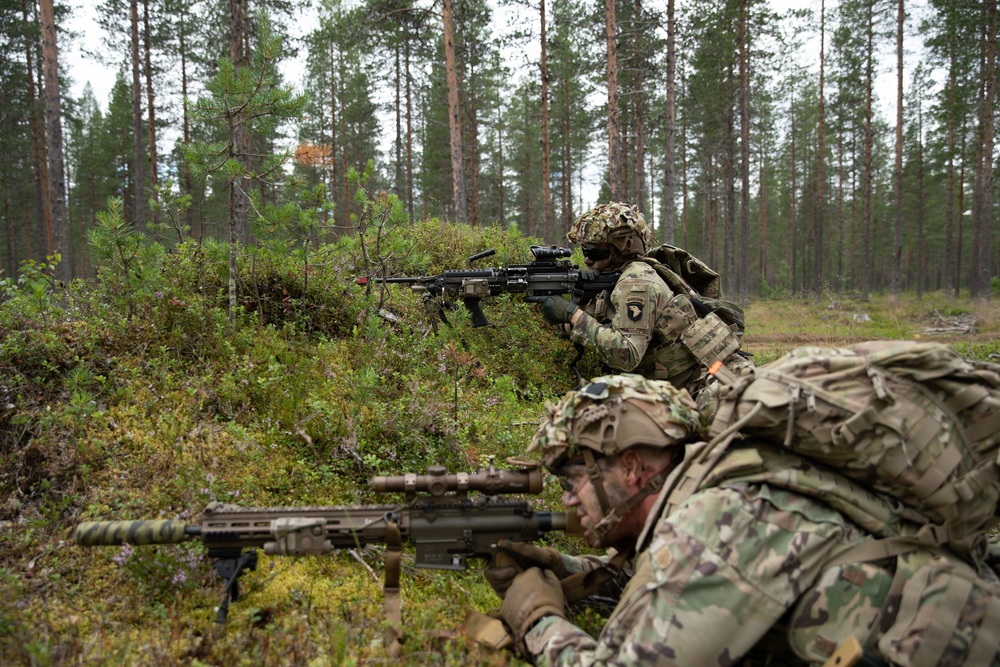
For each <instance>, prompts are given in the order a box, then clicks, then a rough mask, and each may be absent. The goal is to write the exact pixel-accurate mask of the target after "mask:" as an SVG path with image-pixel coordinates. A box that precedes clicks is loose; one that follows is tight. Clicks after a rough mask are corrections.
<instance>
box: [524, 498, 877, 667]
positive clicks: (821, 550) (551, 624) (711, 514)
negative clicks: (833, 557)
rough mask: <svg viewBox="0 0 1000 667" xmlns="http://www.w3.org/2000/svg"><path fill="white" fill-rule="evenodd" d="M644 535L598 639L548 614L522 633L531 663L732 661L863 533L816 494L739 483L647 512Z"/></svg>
mask: <svg viewBox="0 0 1000 667" xmlns="http://www.w3.org/2000/svg"><path fill="white" fill-rule="evenodd" d="M645 533H646V535H648V538H647V539H646V541H647V542H648V546H647V547H645V548H643V549H642V550H641V551H640V552H639V554H638V556H637V557H636V559H635V565H634V567H635V571H636V574H635V576H634V577H633V578H632V580H631V581H630V582H629V584H628V585H627V586H626V588H625V591H624V592H623V594H622V598H621V602H620V603H619V604H618V607H617V608H616V609H615V611H614V613H613V614H612V616H611V618H610V619H609V620H608V622H607V624H606V625H605V627H604V630H603V632H602V633H601V635H600V636H599V637H598V639H596V640H595V639H594V638H592V637H591V636H590V635H588V634H587V633H586V632H584V631H583V630H581V629H580V628H578V627H576V626H574V625H573V624H572V623H570V622H569V621H567V620H565V619H561V618H558V617H555V616H549V617H546V618H544V619H542V620H541V621H540V622H539V623H538V624H536V625H535V627H534V628H533V629H532V630H531V631H530V632H529V633H528V634H527V635H526V637H525V643H526V645H527V649H528V651H529V653H530V654H531V655H533V656H534V657H535V660H536V662H537V664H539V665H571V664H572V665H637V666H638V665H650V664H660V665H689V666H701V665H705V666H708V665H732V664H735V662H736V660H737V659H738V658H740V657H741V656H743V655H744V654H745V653H747V652H748V651H750V649H752V648H753V647H754V645H755V644H756V643H757V642H758V641H759V640H760V639H761V638H762V637H763V636H764V635H765V634H766V633H767V632H768V630H769V629H770V628H771V627H772V626H773V625H775V624H776V623H777V622H778V620H779V619H780V618H781V617H782V616H783V615H784V614H785V612H786V611H787V610H788V609H789V608H790V607H791V606H792V605H793V604H794V603H795V601H796V600H797V599H798V598H799V597H800V596H801V595H802V594H803V592H805V591H807V590H808V589H809V588H810V587H811V585H812V584H813V582H814V581H815V580H816V579H817V578H818V577H819V575H820V574H821V573H822V569H823V563H824V562H825V561H826V559H827V558H828V557H829V556H830V554H831V553H832V552H834V551H835V550H837V549H838V548H840V547H841V546H844V545H846V544H850V543H855V542H859V541H862V540H864V539H866V537H867V534H866V533H864V532H863V531H862V530H861V529H860V528H858V527H857V526H855V525H853V524H852V523H850V522H849V521H847V520H846V519H845V518H844V517H843V516H842V515H841V514H840V513H838V512H836V511H834V510H832V509H831V508H830V507H828V506H826V505H824V504H823V503H820V502H819V501H817V500H814V499H811V498H808V497H805V496H801V495H797V494H793V493H790V492H788V491H786V490H784V489H781V488H778V487H772V486H769V485H764V484H761V485H754V484H747V483H742V484H733V485H724V486H720V487H715V488H710V489H706V490H704V491H701V492H699V493H697V494H695V495H693V496H691V498H689V499H688V501H687V502H686V503H684V504H683V505H682V506H681V507H679V508H678V509H676V510H674V511H672V512H671V513H670V514H669V515H664V514H656V515H650V520H649V523H647V527H646V531H645ZM646 535H644V536H643V537H646ZM642 539H643V538H640V541H642ZM640 546H641V544H640Z"/></svg>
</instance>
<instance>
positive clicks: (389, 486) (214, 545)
mask: <svg viewBox="0 0 1000 667" xmlns="http://www.w3.org/2000/svg"><path fill="white" fill-rule="evenodd" d="M509 463H510V464H511V465H512V466H514V467H512V468H504V469H498V468H496V467H494V465H493V463H492V461H491V462H490V465H489V467H488V468H487V469H486V470H483V471H479V472H474V473H466V472H459V473H455V474H449V473H448V472H447V471H446V470H445V468H444V467H443V466H432V467H430V468H428V469H427V474H426V475H416V474H412V473H408V474H404V475H395V476H388V477H375V478H373V479H372V480H371V485H372V486H373V487H374V489H375V490H376V491H377V492H379V493H403V494H405V498H406V501H405V502H404V503H402V504H396V505H351V506H339V507H268V508H248V507H239V506H236V505H228V504H222V503H216V502H213V503H210V504H209V505H208V506H207V507H206V508H205V510H204V512H203V513H202V516H201V521H200V523H197V524H186V523H184V522H183V521H176V520H155V521H89V522H84V523H81V524H79V525H78V526H77V527H76V530H75V531H74V534H73V539H74V541H75V543H76V544H77V545H79V546H86V547H94V546H111V545H122V544H126V543H127V544H130V545H144V544H175V543H179V542H184V541H187V540H201V541H202V542H203V543H204V545H205V547H206V549H207V552H208V556H209V557H210V558H212V559H213V560H214V561H215V568H216V572H217V573H218V574H219V576H220V577H221V578H222V579H223V580H224V581H225V586H224V592H223V598H222V602H221V604H220V605H219V612H218V615H217V617H216V622H217V623H219V624H221V623H224V622H225V619H226V614H227V611H228V608H229V602H230V601H231V600H232V601H235V600H237V599H238V598H239V578H240V575H241V574H243V573H244V572H245V571H247V570H254V569H256V567H257V549H263V550H264V552H265V553H267V554H273V555H280V556H306V555H319V554H326V553H329V552H330V551H333V550H335V549H347V548H354V547H357V548H360V547H363V546H365V545H367V544H371V543H384V544H385V545H386V547H387V549H386V557H385V567H386V573H385V585H384V587H383V593H384V596H385V608H386V615H387V616H388V618H389V621H390V629H392V626H393V625H395V626H398V625H399V623H400V621H401V609H400V601H399V572H400V563H401V555H402V543H403V542H404V541H405V542H409V543H410V544H412V545H413V546H414V547H415V548H416V566H417V567H421V568H431V569H441V570H465V569H466V568H467V567H468V566H469V561H470V559H472V560H477V559H478V560H482V561H483V563H484V564H485V565H487V566H489V565H493V564H494V563H495V560H496V558H497V556H498V555H502V554H498V551H497V542H499V541H500V540H502V539H506V540H514V541H522V542H524V541H535V540H537V539H539V538H540V537H542V536H543V535H544V534H545V533H547V532H549V531H553V530H558V531H565V532H567V533H568V534H574V535H579V534H581V531H580V526H579V522H578V520H577V518H576V515H575V514H573V513H564V512H539V511H536V510H535V509H534V508H533V507H532V504H531V501H530V500H525V499H522V500H513V499H506V498H503V497H502V496H501V494H508V493H511V494H538V493H540V492H541V490H542V472H541V469H540V468H539V467H538V466H537V464H530V463H526V462H521V461H509ZM469 492H477V493H478V495H474V496H471V495H469ZM393 631H394V632H398V630H393ZM400 636H401V635H398V634H396V635H393V634H390V637H389V638H387V643H386V645H387V646H391V645H396V644H398V640H399V637H400Z"/></svg>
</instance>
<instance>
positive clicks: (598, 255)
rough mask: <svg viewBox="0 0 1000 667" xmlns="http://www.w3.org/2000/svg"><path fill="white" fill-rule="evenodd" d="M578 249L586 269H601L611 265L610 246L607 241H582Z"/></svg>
mask: <svg viewBox="0 0 1000 667" xmlns="http://www.w3.org/2000/svg"><path fill="white" fill-rule="evenodd" d="M580 249H581V250H582V251H583V263H584V264H586V265H587V268H588V269H595V270H597V271H603V270H605V269H607V268H609V267H610V266H611V262H612V261H613V260H612V257H611V246H609V245H608V244H607V243H584V244H583V245H582V246H581V248H580Z"/></svg>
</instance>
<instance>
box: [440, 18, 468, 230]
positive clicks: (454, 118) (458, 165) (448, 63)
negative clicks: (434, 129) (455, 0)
mask: <svg viewBox="0 0 1000 667" xmlns="http://www.w3.org/2000/svg"><path fill="white" fill-rule="evenodd" d="M443 5H444V59H445V72H446V76H447V81H448V129H449V136H450V138H451V185H452V194H451V205H452V215H453V216H454V219H455V221H456V222H462V223H464V222H466V221H467V219H468V212H467V210H466V205H467V196H466V190H465V164H464V159H463V154H462V153H463V151H462V111H461V109H460V108H459V102H458V72H457V68H456V65H455V20H454V16H453V15H452V8H451V0H443Z"/></svg>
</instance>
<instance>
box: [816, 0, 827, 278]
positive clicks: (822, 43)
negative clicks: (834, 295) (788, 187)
mask: <svg viewBox="0 0 1000 667" xmlns="http://www.w3.org/2000/svg"><path fill="white" fill-rule="evenodd" d="M825 51H826V1H825V0H822V1H821V2H820V6H819V109H818V111H819V118H818V126H817V128H816V132H817V137H816V139H817V141H816V143H817V147H816V263H815V264H814V267H813V291H814V292H815V293H816V295H817V296H819V295H820V294H821V293H822V291H823V231H824V229H823V227H824V221H823V212H824V210H825V209H826V200H825V198H824V195H823V191H824V186H825V185H826V181H825V178H826V176H825V173H824V171H825V169H824V167H825V166H826V153H825V152H824V151H825V149H824V146H823V139H824V137H823V122H824V120H825V113H826V105H825V99H824V93H825V91H824V84H825V80H824V77H825V76H826V70H825V65H826V62H825V61H826V53H825Z"/></svg>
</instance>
